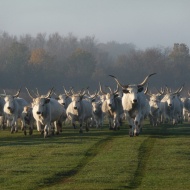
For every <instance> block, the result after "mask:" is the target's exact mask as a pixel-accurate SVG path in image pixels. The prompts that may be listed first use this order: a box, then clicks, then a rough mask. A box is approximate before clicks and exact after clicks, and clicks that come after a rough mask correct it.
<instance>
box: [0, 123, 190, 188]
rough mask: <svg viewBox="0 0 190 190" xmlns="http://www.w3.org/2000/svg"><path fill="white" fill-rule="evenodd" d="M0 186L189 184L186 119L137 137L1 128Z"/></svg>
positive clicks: (189, 134)
mask: <svg viewBox="0 0 190 190" xmlns="http://www.w3.org/2000/svg"><path fill="white" fill-rule="evenodd" d="M0 189H1V190H10V189H14V190H47V189H48V190H64V189H72V190H74V189H76V190H80V189H81V190H82V189H83V190H84V189H88V190H90V189H97V190H99V189H138V190H142V189H143V190H149V189H151V190H154V189H158V190H161V189H162V190H188V189H190V124H188V123H185V124H180V125H176V126H172V125H164V126H160V127H151V126H150V125H148V124H146V123H145V125H144V128H143V132H142V134H141V135H140V136H138V137H129V136H128V127H127V125H126V124H124V125H123V126H122V127H121V130H120V131H110V130H109V129H108V126H107V125H104V128H103V129H102V130H100V129H90V131H89V132H88V133H86V132H85V133H83V134H79V133H78V129H75V130H74V129H72V128H71V127H69V126H64V128H63V133H62V134H61V135H59V136H52V137H48V138H46V139H44V138H43V136H41V135H40V134H38V133H37V132H36V131H35V132H34V134H33V135H32V136H29V135H27V136H24V134H23V133H22V132H21V131H19V132H18V133H15V134H10V130H5V131H0Z"/></svg>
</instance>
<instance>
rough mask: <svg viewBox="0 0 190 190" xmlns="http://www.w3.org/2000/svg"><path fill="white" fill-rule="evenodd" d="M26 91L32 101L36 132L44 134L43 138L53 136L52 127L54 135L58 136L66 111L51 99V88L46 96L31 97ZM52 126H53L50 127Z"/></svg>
mask: <svg viewBox="0 0 190 190" xmlns="http://www.w3.org/2000/svg"><path fill="white" fill-rule="evenodd" d="M26 90H27V92H28V94H29V96H30V97H31V98H32V100H33V103H32V104H33V109H32V113H33V117H34V119H35V121H36V125H37V130H38V131H39V132H41V133H43V132H44V138H46V137H47V136H49V135H50V134H53V127H55V130H56V134H59V133H60V132H61V128H62V122H63V121H64V120H65V119H66V110H65V108H64V106H63V105H61V104H60V103H58V101H57V100H55V99H54V98H51V94H52V91H53V88H52V89H51V90H50V91H49V92H48V93H47V95H41V96H37V97H33V96H32V95H31V93H30V91H29V90H28V89H27V88H26ZM53 124H54V126H52V125H53ZM41 125H44V130H42V128H41Z"/></svg>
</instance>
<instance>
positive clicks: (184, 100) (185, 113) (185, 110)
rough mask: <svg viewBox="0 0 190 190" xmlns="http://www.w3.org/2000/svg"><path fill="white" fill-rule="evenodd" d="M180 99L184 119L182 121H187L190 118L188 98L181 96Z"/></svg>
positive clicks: (189, 99) (189, 100) (189, 101)
mask: <svg viewBox="0 0 190 190" xmlns="http://www.w3.org/2000/svg"><path fill="white" fill-rule="evenodd" d="M181 101H182V103H183V119H184V121H189V119H190V98H189V97H183V98H181Z"/></svg>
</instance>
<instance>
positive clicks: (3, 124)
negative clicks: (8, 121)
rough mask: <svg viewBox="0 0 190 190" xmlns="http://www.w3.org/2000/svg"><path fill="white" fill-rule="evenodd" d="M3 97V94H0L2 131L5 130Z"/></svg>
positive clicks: (0, 125)
mask: <svg viewBox="0 0 190 190" xmlns="http://www.w3.org/2000/svg"><path fill="white" fill-rule="evenodd" d="M1 96H2V97H1ZM4 96H5V94H0V127H1V128H2V129H5V113H4V110H3V109H4V105H5V100H4V98H3V97H4Z"/></svg>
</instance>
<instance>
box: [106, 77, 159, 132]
mask: <svg viewBox="0 0 190 190" xmlns="http://www.w3.org/2000/svg"><path fill="white" fill-rule="evenodd" d="M154 74H156V73H153V74H150V75H148V76H147V77H146V78H145V79H144V81H143V82H142V83H141V84H129V85H122V84H121V83H120V82H119V80H118V79H117V78H116V77H114V76H113V75H109V76H111V77H113V78H114V79H115V81H116V82H117V84H118V85H119V86H120V87H121V88H122V90H123V93H124V94H123V97H122V105H123V110H124V113H125V117H126V119H127V121H128V123H129V127H130V130H129V135H130V136H134V135H135V136H136V135H139V133H140V130H141V128H142V124H143V121H144V118H145V117H146V115H147V113H148V110H149V105H148V101H147V100H146V96H145V94H144V92H143V87H144V85H145V84H146V82H147V80H148V78H149V77H150V76H152V75H154Z"/></svg>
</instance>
